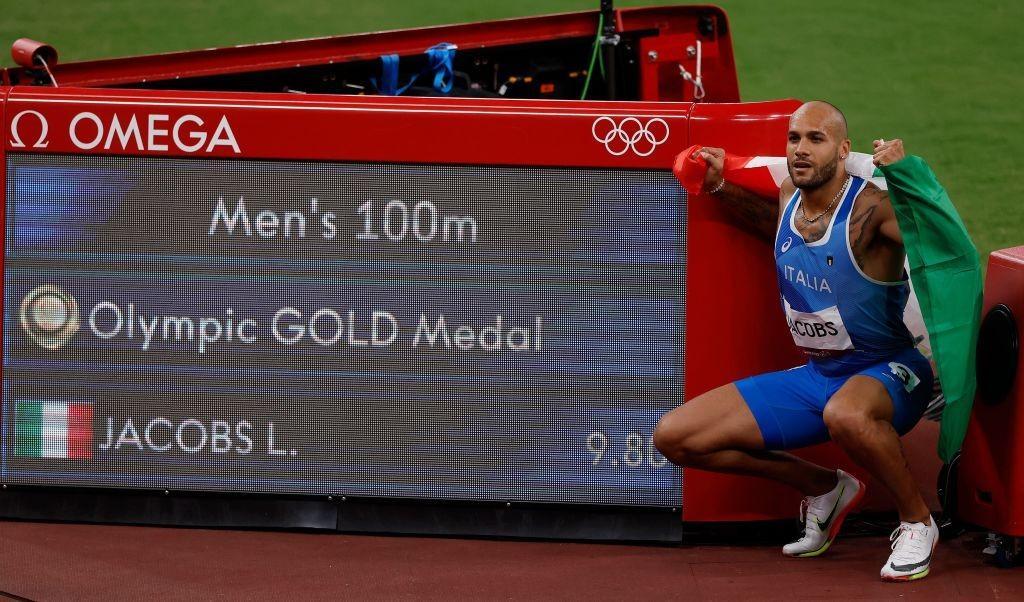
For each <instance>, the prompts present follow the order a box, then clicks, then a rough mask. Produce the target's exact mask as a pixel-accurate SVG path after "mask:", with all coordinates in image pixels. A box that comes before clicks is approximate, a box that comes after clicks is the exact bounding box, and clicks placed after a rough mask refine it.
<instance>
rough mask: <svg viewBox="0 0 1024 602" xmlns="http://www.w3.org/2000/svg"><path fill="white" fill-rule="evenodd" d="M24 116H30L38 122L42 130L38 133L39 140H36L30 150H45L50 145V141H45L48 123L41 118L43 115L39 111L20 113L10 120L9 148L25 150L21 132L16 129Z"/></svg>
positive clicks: (48, 127) (48, 128) (44, 118)
mask: <svg viewBox="0 0 1024 602" xmlns="http://www.w3.org/2000/svg"><path fill="white" fill-rule="evenodd" d="M25 115H32V116H34V117H35V118H36V119H38V120H39V124H40V125H41V126H42V129H41V130H40V131H39V139H38V140H36V142H35V144H33V145H32V148H46V147H47V146H49V145H50V141H49V140H47V139H46V135H47V134H48V133H49V132H50V123H49V122H48V121H47V120H46V117H43V114H42V113H40V112H39V111H31V110H29V111H22V112H20V113H18V114H17V115H15V116H14V119H11V136H12V138H13V139H12V140H11V146H12V147H14V148H25V143H24V142H23V141H22V140H21V132H20V131H19V129H18V125H19V124H20V123H21V118H22V117H24V116H25Z"/></svg>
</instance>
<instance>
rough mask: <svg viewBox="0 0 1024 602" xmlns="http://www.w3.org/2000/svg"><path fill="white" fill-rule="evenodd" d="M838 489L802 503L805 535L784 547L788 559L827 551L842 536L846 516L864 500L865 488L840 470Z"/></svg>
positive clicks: (801, 515) (783, 551)
mask: <svg viewBox="0 0 1024 602" xmlns="http://www.w3.org/2000/svg"><path fill="white" fill-rule="evenodd" d="M836 475H837V476H838V477H839V483H838V484H836V488H835V489H833V490H832V491H829V492H828V493H826V494H824V495H819V496H818V497H806V498H804V500H803V501H802V502H801V503H800V519H801V520H803V521H804V533H803V536H802V537H801V538H800V539H798V540H796V541H794V542H793V543H789V544H786V545H785V546H783V547H782V553H783V554H785V555H786V556H796V557H799V558H807V557H810V556H817V555H819V554H822V553H823V552H825V550H827V549H828V547H829V546H830V545H832V540H833V539H835V538H836V535H838V534H839V527H841V526H842V525H843V521H844V520H845V519H846V515H847V514H849V513H850V510H853V509H854V507H856V506H857V504H859V503H860V501H861V500H862V499H863V498H864V491H865V490H866V487H865V486H864V483H861V482H860V481H859V480H857V478H856V477H854V476H853V475H851V474H849V473H847V472H843V471H842V470H837V471H836Z"/></svg>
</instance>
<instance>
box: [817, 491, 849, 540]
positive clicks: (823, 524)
mask: <svg viewBox="0 0 1024 602" xmlns="http://www.w3.org/2000/svg"><path fill="white" fill-rule="evenodd" d="M844 491H846V484H845V483H844V484H843V487H842V488H841V489H840V490H839V495H838V496H836V503H835V504H834V505H833V506H832V512H829V513H828V516H827V517H826V518H825V522H822V521H820V520H818V519H817V518H815V519H814V522H816V523H818V528H819V529H821V530H822V531H824V530H825V528H826V527H828V525H829V523H831V522H832V517H833V516H835V513H836V508H838V507H839V502H841V501H843V492H844Z"/></svg>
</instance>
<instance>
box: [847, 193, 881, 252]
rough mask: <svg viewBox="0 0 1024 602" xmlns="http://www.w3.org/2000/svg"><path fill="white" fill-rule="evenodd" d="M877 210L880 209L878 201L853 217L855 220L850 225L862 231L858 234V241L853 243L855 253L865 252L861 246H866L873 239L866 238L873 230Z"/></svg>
mask: <svg viewBox="0 0 1024 602" xmlns="http://www.w3.org/2000/svg"><path fill="white" fill-rule="evenodd" d="M875 209H878V202H877V201H876V202H875V203H874V204H873V205H871V206H870V207H866V208H864V210H863V211H861V212H860V213H858V214H857V215H855V216H853V218H852V219H851V220H850V225H851V226H852V227H858V228H860V230H859V231H858V232H857V240H855V241H853V251H854V253H858V252H861V251H863V250H864V248H863V247H862V246H861V243H862V242H863V243H865V244H866V243H868V242H870V241H871V238H872V237H868V238H865V235H866V234H867V233H868V231H869V230H871V227H870V225H871V216H872V215H874V213H875Z"/></svg>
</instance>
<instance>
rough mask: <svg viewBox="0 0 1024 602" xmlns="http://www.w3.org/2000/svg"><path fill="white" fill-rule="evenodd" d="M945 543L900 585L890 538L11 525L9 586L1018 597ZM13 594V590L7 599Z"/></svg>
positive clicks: (413, 594)
mask: <svg viewBox="0 0 1024 602" xmlns="http://www.w3.org/2000/svg"><path fill="white" fill-rule="evenodd" d="M981 545H982V542H981V540H980V538H979V536H978V535H966V536H961V537H960V538H958V539H956V540H953V541H951V542H948V543H940V545H939V548H938V549H937V550H936V561H935V563H934V564H933V565H932V574H931V575H930V576H929V577H927V578H926V579H923V580H921V581H917V582H913V583H904V584H889V583H882V582H881V581H879V577H878V570H879V568H880V567H881V565H882V563H883V562H884V561H885V558H886V557H887V556H888V552H889V549H888V541H886V539H885V538H884V537H847V538H842V537H841V538H840V539H838V540H837V541H836V543H835V545H834V546H833V548H832V549H830V550H829V551H828V553H827V554H825V555H824V556H822V557H820V558H815V559H793V558H786V557H784V556H782V553H781V551H780V550H779V549H778V547H776V546H770V547H769V546H756V547H755V546H743V547H735V546H712V547H708V546H701V547H679V548H670V547H647V546H626V545H599V544H579V543H551V542H520V541H483V540H463V539H426V538H414V537H372V536H347V535H327V534H311V533H283V532H253V531H212V530H198V529H172V528H151V527H113V526H93V525H69V524H49V523H19V522H0V591H4V592H7V593H9V594H12V595H14V596H20V597H22V598H28V599H31V600H58V599H75V600H111V599H132V600H140V599H160V600H167V599H180V600H196V599H204V600H206V599H216V600H250V599H254V598H258V599H286V598H294V599H300V600H309V599H325V600H326V599H331V600H335V599H355V600H363V599H409V598H414V599H444V600H456V599H475V600H479V599H499V598H500V599H530V600H537V599H591V600H593V599H620V600H621V599H630V600H652V599H661V598H666V597H668V598H673V599H690V598H700V599H730V600H732V599H740V598H757V599H759V600H767V599H779V600H787V601H791V600H794V599H808V598H829V599H851V598H860V599H865V598H869V599H880V598H896V597H904V596H906V597H911V598H919V599H925V598H928V599H930V600H947V599H950V598H958V597H961V598H969V599H995V598H1014V597H1017V596H1019V595H1020V592H1022V591H1024V567H1021V568H1018V569H1009V570H1003V569H998V568H995V567H991V566H986V565H985V564H984V563H983V562H982V557H981V552H980V548H981ZM0 598H3V596H0Z"/></svg>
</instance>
